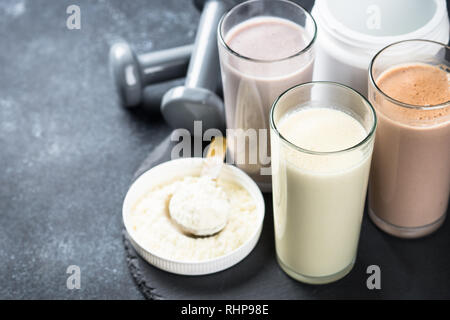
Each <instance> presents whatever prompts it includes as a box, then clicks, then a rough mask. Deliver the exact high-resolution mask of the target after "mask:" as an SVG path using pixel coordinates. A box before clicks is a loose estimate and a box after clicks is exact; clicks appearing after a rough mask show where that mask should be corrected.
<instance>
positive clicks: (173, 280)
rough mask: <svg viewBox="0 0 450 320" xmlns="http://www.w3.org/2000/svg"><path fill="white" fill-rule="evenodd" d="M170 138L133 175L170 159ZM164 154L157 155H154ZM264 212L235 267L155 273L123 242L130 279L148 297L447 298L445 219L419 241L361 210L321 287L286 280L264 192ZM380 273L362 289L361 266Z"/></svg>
mask: <svg viewBox="0 0 450 320" xmlns="http://www.w3.org/2000/svg"><path fill="white" fill-rule="evenodd" d="M169 143H170V140H165V141H163V142H162V143H161V144H160V145H158V147H157V149H158V151H157V152H154V153H153V152H152V153H150V155H149V156H148V157H147V158H146V160H145V161H144V162H143V164H142V165H141V167H139V169H138V170H137V172H136V176H138V175H139V174H140V173H142V172H144V171H146V170H148V169H149V168H151V167H153V166H155V165H157V164H159V163H161V162H163V161H167V160H169V159H170V150H172V148H173V145H172V146H170V145H169ZM161 154H163V155H165V158H164V157H161V156H160V155H161ZM264 200H265V203H266V212H265V218H264V226H263V230H262V233H261V237H260V239H259V241H258V244H257V245H256V247H255V249H254V250H253V251H252V252H251V253H250V254H249V255H248V256H247V257H246V258H245V259H244V260H242V261H241V262H240V263H238V264H237V265H235V266H233V267H231V268H229V269H227V270H225V271H222V272H219V273H216V274H212V275H206V276H198V277H192V276H191V277H189V276H180V275H175V274H170V273H167V272H165V271H161V270H159V269H157V268H155V267H153V266H151V265H150V264H148V263H147V262H146V261H145V260H143V259H142V258H141V257H139V255H137V253H136V251H135V250H134V249H133V247H132V246H131V244H130V242H129V240H128V236H127V234H126V231H124V243H125V248H126V251H127V263H128V266H129V268H130V271H131V273H132V275H133V278H134V280H135V282H136V284H137V285H138V287H139V289H140V290H141V292H142V293H143V295H144V296H145V297H146V298H148V299H450V273H449V269H450V255H449V254H448V252H449V248H450V221H449V220H448V219H447V221H446V222H445V223H444V225H443V226H442V227H441V228H440V229H439V230H438V231H437V232H436V233H434V234H432V235H430V236H427V237H425V238H422V239H415V240H404V239H398V238H395V237H392V236H389V235H387V234H385V233H383V232H381V231H380V230H378V229H377V228H376V227H375V225H374V224H373V223H372V222H371V221H370V219H369V218H368V214H367V208H366V212H365V214H364V219H363V223H362V227H361V237H360V241H359V248H358V256H357V259H356V262H355V266H354V268H353V270H352V271H351V272H350V273H349V274H348V275H347V276H346V277H344V278H343V279H341V280H339V281H337V282H334V283H331V284H327V285H319V286H317V285H316V286H314V285H307V284H303V283H299V282H297V281H294V280H292V279H291V278H289V276H287V275H286V274H285V273H284V272H283V271H282V270H281V268H280V267H279V266H278V264H277V262H276V257H275V245H274V234H273V231H274V230H273V216H272V195H271V194H265V195H264ZM370 265H377V266H379V267H380V270H381V290H368V289H367V285H366V281H367V278H368V277H369V275H368V274H367V267H368V266H370Z"/></svg>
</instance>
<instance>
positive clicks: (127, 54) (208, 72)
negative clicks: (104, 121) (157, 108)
mask: <svg viewBox="0 0 450 320" xmlns="http://www.w3.org/2000/svg"><path fill="white" fill-rule="evenodd" d="M194 3H195V6H196V7H197V8H201V7H202V6H204V7H205V9H204V11H203V13H202V16H201V18H200V23H199V27H198V31H197V37H196V42H195V45H187V46H183V47H178V48H173V49H168V50H163V51H157V52H152V53H148V54H144V55H140V56H137V55H136V54H134V52H133V51H132V49H131V47H130V46H129V45H128V44H127V43H126V42H120V43H117V44H115V45H114V46H113V47H112V48H111V51H110V65H111V69H112V73H113V76H114V78H115V83H116V87H117V90H118V92H119V96H120V97H121V100H122V103H123V105H124V106H126V107H133V106H136V105H138V104H139V103H140V102H141V100H142V97H143V89H144V87H145V86H146V85H150V84H155V83H157V82H160V81H166V80H172V79H175V78H180V77H182V76H184V75H185V74H186V70H187V69H188V71H187V73H188V76H187V78H186V82H185V86H184V87H177V88H174V89H172V90H170V91H169V92H167V94H166V95H164V98H163V104H162V105H161V111H162V113H163V116H164V118H165V119H166V120H167V122H168V123H169V124H171V125H172V126H173V127H186V128H188V129H189V130H191V131H192V124H193V121H194V120H202V121H203V127H204V128H205V129H206V128H209V127H216V128H221V126H222V125H223V103H222V101H221V100H220V98H218V97H217V95H216V94H215V93H214V91H215V89H216V88H218V87H221V85H220V76H219V74H220V70H219V63H218V53H217V45H216V29H217V24H218V21H219V19H220V17H221V16H222V15H223V14H224V13H225V11H226V10H227V9H228V8H229V7H230V6H231V5H230V4H229V3H224V2H222V1H219V0H208V1H205V0H195V1H194ZM191 52H193V54H192V55H193V57H194V58H193V59H192V60H191V63H190V64H189V67H188V62H189V58H190V54H191ZM183 88H185V89H184V90H183ZM175 89H176V90H175ZM169 93H170V94H169ZM152 100H155V99H152ZM156 100H157V99H156ZM195 106H197V107H195Z"/></svg>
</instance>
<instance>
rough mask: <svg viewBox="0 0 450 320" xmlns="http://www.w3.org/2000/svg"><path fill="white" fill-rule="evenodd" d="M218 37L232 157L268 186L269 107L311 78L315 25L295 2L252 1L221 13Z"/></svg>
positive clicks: (282, 0)
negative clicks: (289, 89) (286, 92)
mask: <svg viewBox="0 0 450 320" xmlns="http://www.w3.org/2000/svg"><path fill="white" fill-rule="evenodd" d="M217 38H218V46H219V58H220V65H221V70H222V83H223V93H224V103H225V114H226V124H227V149H228V152H229V156H230V158H231V160H232V162H233V163H234V164H236V165H237V166H238V167H239V168H241V169H242V170H244V171H245V172H246V173H247V174H249V175H250V176H251V177H252V178H253V179H254V180H255V182H256V183H257V184H258V186H259V187H260V188H261V189H262V190H263V191H270V190H271V180H270V179H271V175H270V146H269V111H270V107H271V106H272V104H273V102H274V101H275V99H276V98H277V97H278V96H279V95H280V94H281V93H282V92H283V91H285V90H287V89H288V88H290V87H292V86H294V85H296V84H299V83H303V82H307V81H311V79H312V72H313V64H314V46H313V44H314V40H315V38H316V24H315V22H314V19H313V18H312V17H311V15H310V14H309V13H308V12H307V11H306V10H305V9H303V8H302V7H300V6H299V5H297V4H295V3H293V2H291V1H284V0H251V1H247V2H244V3H241V4H239V5H237V6H235V7H234V8H233V9H231V10H230V11H229V12H228V13H227V14H226V15H225V16H224V17H223V18H222V20H221V21H220V23H219V27H218V35H217Z"/></svg>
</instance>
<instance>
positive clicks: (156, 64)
mask: <svg viewBox="0 0 450 320" xmlns="http://www.w3.org/2000/svg"><path fill="white" fill-rule="evenodd" d="M193 48H194V45H192V44H190V45H185V46H182V47H176V48H171V49H166V50H161V51H154V52H150V53H146V54H142V55H139V56H137V59H138V62H139V65H140V67H141V68H140V70H141V76H142V84H143V85H144V86H148V85H152V84H155V83H159V82H164V81H168V80H173V79H177V78H182V77H184V76H186V72H187V71H186V70H187V68H188V65H189V59H190V58H191V53H192V50H193Z"/></svg>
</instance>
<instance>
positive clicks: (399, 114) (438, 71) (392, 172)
mask: <svg viewBox="0 0 450 320" xmlns="http://www.w3.org/2000/svg"><path fill="white" fill-rule="evenodd" d="M424 45H425V46H426V48H428V47H429V49H428V50H429V52H431V53H429V54H428V55H424V52H421V55H420V57H421V58H420V59H419V58H418V59H417V62H414V59H415V58H414V57H407V58H405V60H407V61H405V62H406V63H402V62H403V61H399V60H397V59H394V60H396V61H397V63H395V64H394V65H389V64H386V63H385V62H384V61H383V58H384V55H388V58H386V60H387V59H390V60H392V55H393V54H395V53H396V51H395V50H400V49H401V50H405V49H406V48H407V46H411V48H412V47H416V50H417V48H421V47H422V51H423V48H424ZM398 47H399V48H398ZM445 48H446V46H444V45H441V44H438V43H434V42H425V41H407V42H403V43H398V44H394V45H392V46H390V47H387V48H385V49H383V50H384V51H383V50H382V51H381V52H380V53H379V54H378V58H377V57H376V58H375V59H374V62H373V63H372V68H371V74H372V75H373V77H374V78H373V79H374V83H371V84H370V85H369V86H370V99H371V101H372V102H373V104H374V107H375V109H376V111H377V115H378V119H379V125H378V130H377V135H376V143H375V149H374V155H373V161H372V172H371V178H370V187H369V209H370V210H369V212H370V216H371V218H372V220H373V221H374V223H375V224H376V225H377V226H378V227H380V228H381V229H382V230H384V231H386V232H388V233H390V234H393V235H396V236H399V237H405V238H415V237H420V236H423V235H426V234H429V233H431V232H433V231H434V230H436V229H437V228H438V227H439V226H440V225H441V224H442V223H443V221H444V219H445V213H446V210H447V205H448V199H449V191H450V102H449V101H450V86H449V81H450V73H449V69H448V61H443V60H439V57H441V58H443V53H445V50H447V51H448V47H447V48H446V49H445ZM440 49H444V52H442V51H440ZM414 51H415V50H412V49H411V52H414ZM401 52H402V51H400V53H401ZM419 52H420V50H419ZM400 53H399V56H400V55H401V54H400ZM432 53H433V54H432ZM422 59H423V60H424V61H427V62H428V63H429V62H432V63H433V64H428V63H427V64H426V63H424V62H422V61H421V60H422ZM411 60H413V61H411ZM381 66H383V67H381ZM386 66H388V67H386ZM375 84H376V87H375Z"/></svg>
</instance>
